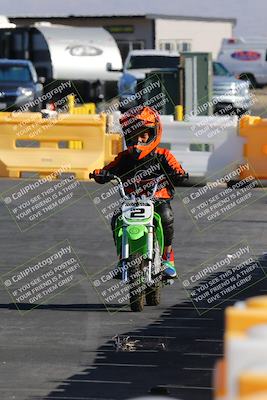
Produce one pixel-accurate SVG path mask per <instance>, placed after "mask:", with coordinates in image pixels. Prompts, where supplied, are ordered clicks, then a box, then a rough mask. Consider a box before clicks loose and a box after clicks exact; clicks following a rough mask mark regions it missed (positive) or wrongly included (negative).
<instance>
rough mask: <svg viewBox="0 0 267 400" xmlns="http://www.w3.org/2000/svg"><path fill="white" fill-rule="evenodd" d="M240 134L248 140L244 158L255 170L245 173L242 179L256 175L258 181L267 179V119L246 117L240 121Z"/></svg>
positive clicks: (242, 174) (241, 176)
mask: <svg viewBox="0 0 267 400" xmlns="http://www.w3.org/2000/svg"><path fill="white" fill-rule="evenodd" d="M239 134H240V136H243V137H245V138H246V144H245V145H244V158H245V159H246V160H248V162H249V164H250V165H251V167H252V168H253V170H252V169H251V170H248V171H247V170H246V171H243V172H242V173H241V175H240V179H244V178H246V177H247V176H249V175H253V176H254V175H255V177H256V178H257V179H263V180H265V179H267V119H262V118H260V117H251V116H244V117H242V118H241V120H240V124H239Z"/></svg>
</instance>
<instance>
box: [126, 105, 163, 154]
mask: <svg viewBox="0 0 267 400" xmlns="http://www.w3.org/2000/svg"><path fill="white" fill-rule="evenodd" d="M120 123H121V126H122V131H123V135H124V139H125V143H126V146H127V147H128V149H129V151H130V153H131V154H132V155H134V156H135V157H136V158H137V159H138V160H141V159H142V158H144V157H146V156H147V155H148V154H150V153H151V152H152V151H153V150H155V149H156V147H157V146H158V145H159V143H160V140H161V135H162V125H161V122H160V117H159V114H158V113H157V111H155V110H154V109H153V108H151V107H147V106H137V107H135V108H133V109H131V110H129V111H127V112H125V113H124V114H123V115H122V116H121V118H120ZM143 132H148V133H149V139H148V140H147V142H146V143H143V142H142V143H141V142H138V136H139V135H140V134H141V133H143Z"/></svg>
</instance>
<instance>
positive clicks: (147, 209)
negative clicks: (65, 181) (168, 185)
mask: <svg viewBox="0 0 267 400" xmlns="http://www.w3.org/2000/svg"><path fill="white" fill-rule="evenodd" d="M89 177H90V178H94V175H93V174H90V175H89ZM106 178H107V179H108V180H113V179H115V180H116V181H117V183H118V187H119V193H120V195H121V204H122V207H121V213H119V214H118V217H117V219H116V223H115V232H114V233H115V235H114V236H115V241H116V248H117V254H118V256H119V257H120V259H121V266H120V270H121V279H122V281H123V282H124V283H125V284H128V285H129V300H130V307H131V310H132V311H142V310H143V309H144V305H145V300H146V304H147V305H149V306H156V305H158V304H159V303H160V296H161V288H162V286H163V285H166V284H172V283H173V281H172V280H167V279H165V278H164V276H163V270H164V268H163V265H162V254H163V250H164V236H163V229H162V224H161V217H160V215H159V214H157V213H156V212H155V211H154V201H155V200H156V199H155V193H156V191H157V187H158V183H159V181H160V180H161V179H162V177H161V176H160V177H158V178H156V179H154V182H155V185H154V187H153V188H152V189H151V192H152V193H151V195H150V196H145V195H142V196H136V195H134V194H130V195H127V194H126V193H125V190H124V186H123V183H122V181H121V179H120V178H119V177H118V176H116V175H112V174H110V173H108V174H106Z"/></svg>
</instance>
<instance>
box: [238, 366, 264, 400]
mask: <svg viewBox="0 0 267 400" xmlns="http://www.w3.org/2000/svg"><path fill="white" fill-rule="evenodd" d="M238 386H239V388H238V390H239V393H240V395H241V396H248V395H253V394H255V393H261V392H266V391H267V372H266V373H262V372H258V373H255V372H244V373H242V374H241V375H240V377H239V382H238ZM266 399H267V397H266Z"/></svg>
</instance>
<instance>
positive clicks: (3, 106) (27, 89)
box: [0, 59, 43, 111]
mask: <svg viewBox="0 0 267 400" xmlns="http://www.w3.org/2000/svg"><path fill="white" fill-rule="evenodd" d="M42 94H43V85H42V84H41V83H40V82H38V78H37V74H36V71H35V68H34V66H33V65H32V63H31V62H30V61H25V60H9V59H0V111H5V110H6V111H12V110H17V109H19V108H20V107H23V106H26V105H27V104H29V103H30V102H33V101H34V100H35V99H37V98H38V97H40V96H42ZM36 103H37V102H36ZM41 107H42V104H41V101H40V102H39V103H38V104H36V105H30V106H29V107H27V109H28V110H29V111H39V110H40V109H41Z"/></svg>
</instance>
